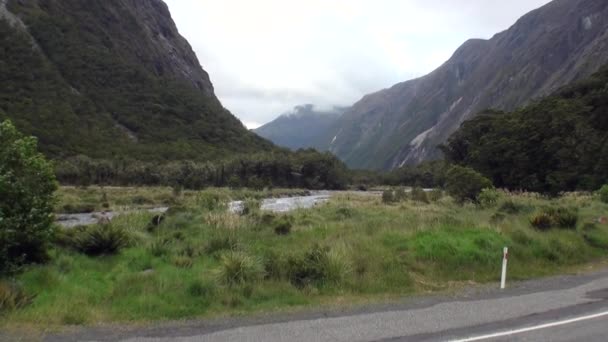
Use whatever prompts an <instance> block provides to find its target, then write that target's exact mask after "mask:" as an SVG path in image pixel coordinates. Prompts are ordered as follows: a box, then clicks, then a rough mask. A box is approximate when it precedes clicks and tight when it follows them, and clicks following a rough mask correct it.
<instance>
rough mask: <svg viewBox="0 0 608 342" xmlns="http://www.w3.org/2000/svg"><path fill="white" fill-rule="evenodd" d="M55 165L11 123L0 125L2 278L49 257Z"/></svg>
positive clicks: (0, 252) (35, 143)
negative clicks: (24, 265)
mask: <svg viewBox="0 0 608 342" xmlns="http://www.w3.org/2000/svg"><path fill="white" fill-rule="evenodd" d="M56 188H57V183H56V181H55V175H54V170H53V166H52V164H51V163H49V162H48V161H47V160H46V159H45V158H44V156H43V155H42V154H41V153H39V152H38V151H37V140H36V139H35V138H33V137H25V136H23V135H22V134H21V133H19V132H18V131H17V129H16V128H15V127H14V126H13V125H12V124H11V123H10V122H9V121H5V122H2V123H0V193H1V195H0V213H1V214H0V215H1V216H0V275H1V274H8V273H11V272H14V271H15V270H17V269H18V268H19V267H20V266H21V265H23V264H26V263H31V262H42V261H45V260H46V259H47V258H48V255H47V249H48V244H49V242H50V240H51V238H52V236H53V216H52V214H53V192H54V191H55V189H56Z"/></svg>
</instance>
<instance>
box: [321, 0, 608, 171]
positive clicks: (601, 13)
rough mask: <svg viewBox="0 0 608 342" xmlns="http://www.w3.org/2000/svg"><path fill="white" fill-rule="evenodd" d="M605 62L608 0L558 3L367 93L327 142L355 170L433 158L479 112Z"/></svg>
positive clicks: (513, 102)
mask: <svg viewBox="0 0 608 342" xmlns="http://www.w3.org/2000/svg"><path fill="white" fill-rule="evenodd" d="M606 62H608V1H605V0H555V1H553V2H551V3H549V4H547V5H546V6H544V7H542V8H540V9H538V10H535V11H532V12H530V13H529V14H527V15H525V16H524V17H522V18H521V19H520V20H518V21H517V23H515V25H513V26H512V27H511V28H510V29H508V30H507V31H504V32H502V33H499V34H497V35H495V36H494V37H493V38H491V39H490V40H482V39H473V40H469V41H467V42H466V43H465V44H463V45H462V46H461V47H460V48H459V49H458V50H457V51H456V52H455V53H454V55H453V56H452V57H451V58H450V59H449V60H448V61H447V62H446V63H445V64H443V65H442V66H440V67H439V68H438V69H436V70H435V71H433V72H432V73H430V74H429V75H426V76H424V77H421V78H418V79H415V80H411V81H407V82H404V83H400V84H397V85H395V86H393V87H392V88H390V89H385V90H382V91H379V92H377V93H375V94H370V95H367V96H365V97H364V98H363V99H361V100H360V101H359V102H357V103H356V104H354V105H353V106H352V108H351V109H350V110H348V111H347V112H346V113H345V114H344V115H343V116H342V117H341V118H340V119H339V120H338V122H336V124H334V126H333V127H332V128H331V129H330V130H329V131H328V133H327V134H326V135H325V137H323V139H322V140H321V142H320V144H321V145H322V146H324V147H325V148H327V149H328V150H329V151H331V152H333V153H334V154H336V155H337V156H338V157H340V158H341V159H342V160H344V161H346V163H347V164H348V165H349V166H351V167H356V168H376V169H392V168H395V167H399V166H401V165H405V164H416V163H418V162H420V161H422V160H428V159H434V158H437V157H439V156H440V153H439V150H438V149H437V145H439V144H441V143H443V142H445V141H446V139H447V138H448V137H449V136H450V134H451V133H453V132H454V131H455V130H456V129H457V128H458V127H459V126H460V124H461V123H462V122H463V121H465V120H467V119H470V118H472V117H474V116H475V114H476V113H478V112H480V111H482V110H484V109H486V108H496V109H499V110H513V109H515V108H518V107H519V106H522V105H525V104H527V103H529V102H530V100H532V99H535V98H539V97H542V96H546V95H548V94H550V93H552V92H554V91H555V90H556V89H558V88H559V87H562V86H564V85H566V84H569V83H570V82H572V81H576V80H580V79H584V78H585V77H588V76H590V75H591V74H592V73H594V72H596V71H597V70H598V69H599V67H600V66H601V65H603V64H605V63H606Z"/></svg>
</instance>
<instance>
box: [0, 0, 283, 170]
mask: <svg viewBox="0 0 608 342" xmlns="http://www.w3.org/2000/svg"><path fill="white" fill-rule="evenodd" d="M0 70H1V72H0V119H6V118H9V119H11V120H12V121H13V122H14V123H15V125H16V126H17V127H18V128H19V129H20V130H21V131H23V132H24V133H27V134H29V135H34V136H36V137H37V138H38V139H39V145H40V148H41V150H42V151H43V152H44V153H45V154H47V155H48V156H50V157H52V158H56V159H57V158H65V157H69V156H73V155H79V154H84V155H87V156H89V157H92V158H115V157H120V156H125V157H131V158H136V159H139V160H183V159H194V160H212V159H218V158H223V157H225V156H227V155H234V154H245V153H251V152H258V151H272V150H275V149H277V148H276V147H275V146H274V145H273V144H272V143H270V142H269V141H267V140H265V139H263V138H260V137H258V136H257V135H255V134H254V133H252V132H250V131H248V130H247V129H246V128H245V127H244V126H243V125H242V123H241V122H240V121H239V120H238V119H237V118H235V117H234V116H233V115H232V114H231V113H230V112H228V111H227V110H226V109H224V107H223V106H222V104H221V103H220V101H219V100H218V99H217V97H216V96H215V93H214V89H213V85H212V83H211V81H210V79H209V75H208V74H207V72H205V70H203V68H202V67H201V65H200V63H199V61H198V59H197V57H196V55H195V53H194V52H193V50H192V48H191V47H190V45H189V44H188V42H187V41H186V39H184V38H183V37H182V36H181V35H180V34H179V32H178V30H177V28H176V25H175V23H174V22H173V20H172V18H171V14H170V13H169V9H168V7H167V5H166V4H165V3H164V2H163V1H161V0H109V1H84V0H0Z"/></svg>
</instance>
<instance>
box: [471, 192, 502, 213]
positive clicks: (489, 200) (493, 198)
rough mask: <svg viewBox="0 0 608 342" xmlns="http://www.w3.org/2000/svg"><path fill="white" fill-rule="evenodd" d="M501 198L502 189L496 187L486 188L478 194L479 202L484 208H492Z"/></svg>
mask: <svg viewBox="0 0 608 342" xmlns="http://www.w3.org/2000/svg"><path fill="white" fill-rule="evenodd" d="M500 198H501V194H500V191H498V190H496V189H494V188H485V189H483V190H481V192H480V193H479V195H477V203H479V205H481V206H482V207H484V208H491V207H494V206H496V204H497V203H498V201H499V200H500Z"/></svg>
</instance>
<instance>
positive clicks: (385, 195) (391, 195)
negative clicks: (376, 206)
mask: <svg viewBox="0 0 608 342" xmlns="http://www.w3.org/2000/svg"><path fill="white" fill-rule="evenodd" d="M396 201H397V200H396V198H395V192H394V191H393V190H384V191H383V192H382V203H385V204H391V203H395V202H396Z"/></svg>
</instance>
